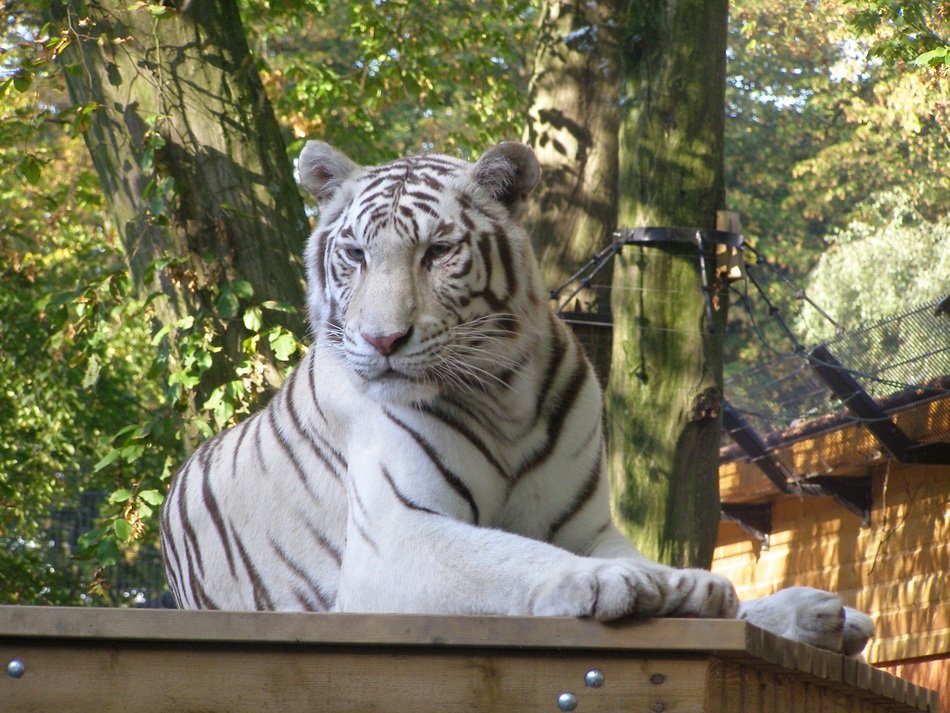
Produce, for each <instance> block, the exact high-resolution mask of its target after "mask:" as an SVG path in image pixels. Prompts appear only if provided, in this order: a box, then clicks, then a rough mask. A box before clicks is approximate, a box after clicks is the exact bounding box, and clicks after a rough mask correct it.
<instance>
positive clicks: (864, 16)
mask: <svg viewBox="0 0 950 713" xmlns="http://www.w3.org/2000/svg"><path fill="white" fill-rule="evenodd" d="M848 4H849V5H850V6H851V7H853V8H854V10H855V12H854V14H853V15H852V16H851V18H850V20H849V24H850V26H851V27H852V28H853V29H854V31H855V32H856V33H857V34H858V35H861V36H868V37H871V38H872V39H873V43H872V45H871V47H870V49H869V52H870V54H871V56H874V57H880V58H881V59H883V60H884V61H885V62H888V63H892V64H893V63H896V62H901V61H911V60H915V59H916V60H920V59H921V58H922V57H923V55H929V57H928V58H927V60H924V61H922V62H921V64H928V65H930V64H937V63H936V62H934V63H932V62H931V60H933V59H937V58H940V59H941V60H942V59H943V58H944V57H946V52H945V50H946V48H947V45H950V4H948V3H947V2H946V0H848ZM941 49H943V50H944V52H943V53H942V54H941V53H939V50H941ZM935 51H936V52H938V54H931V53H932V52H935ZM940 63H941V64H942V63H943V62H942V61H941V62H940Z"/></svg>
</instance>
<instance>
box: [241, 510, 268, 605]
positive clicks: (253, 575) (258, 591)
mask: <svg viewBox="0 0 950 713" xmlns="http://www.w3.org/2000/svg"><path fill="white" fill-rule="evenodd" d="M231 537H232V539H233V540H234V546H235V547H237V551H238V554H239V555H240V557H241V562H242V563H243V564H244V569H245V570H246V571H247V576H248V578H249V579H250V580H251V589H252V590H253V592H254V607H255V608H256V609H257V610H258V611H270V610H273V608H274V602H273V600H272V599H271V598H270V594H269V593H268V591H267V587H266V586H265V585H264V580H263V579H261V574H260V572H258V571H257V567H255V566H254V563H253V562H252V561H251V558H250V556H249V555H248V554H247V550H246V549H244V543H243V542H241V538H240V537H238V534H237V532H235V531H234V527H233V526H232V527H231Z"/></svg>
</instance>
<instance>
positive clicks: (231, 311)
mask: <svg viewBox="0 0 950 713" xmlns="http://www.w3.org/2000/svg"><path fill="white" fill-rule="evenodd" d="M240 308H241V302H240V300H238V297H237V295H236V294H234V290H232V289H231V288H230V286H228V285H225V286H224V288H222V290H221V296H220V297H219V298H218V315H220V316H221V318H222V319H234V318H235V317H237V313H238V310H239V309H240Z"/></svg>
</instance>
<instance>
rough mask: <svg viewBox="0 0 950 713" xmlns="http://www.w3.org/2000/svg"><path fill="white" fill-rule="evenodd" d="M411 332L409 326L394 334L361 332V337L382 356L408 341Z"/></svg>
mask: <svg viewBox="0 0 950 713" xmlns="http://www.w3.org/2000/svg"><path fill="white" fill-rule="evenodd" d="M411 333H412V328H411V327H410V328H409V329H408V330H406V331H405V332H395V333H394V334H366V333H363V339H365V340H366V341H367V342H368V343H369V344H371V345H372V346H373V349H375V350H376V351H378V352H379V353H380V354H382V355H383V356H389V355H390V354H392V353H393V352H395V351H396V350H397V349H399V347H401V346H402V345H403V344H405V343H406V342H407V341H409V335H410V334H411Z"/></svg>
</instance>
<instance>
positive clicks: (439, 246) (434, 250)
mask: <svg viewBox="0 0 950 713" xmlns="http://www.w3.org/2000/svg"><path fill="white" fill-rule="evenodd" d="M452 247H453V246H452V243H432V245H430V246H429V248H428V249H427V250H426V255H425V261H426V262H432V261H433V260H438V259H439V258H440V257H445V256H446V255H448V254H449V253H450V252H451V250H452Z"/></svg>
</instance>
